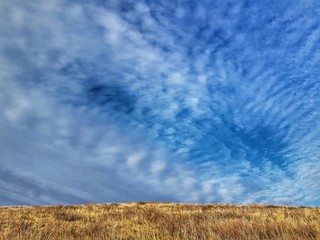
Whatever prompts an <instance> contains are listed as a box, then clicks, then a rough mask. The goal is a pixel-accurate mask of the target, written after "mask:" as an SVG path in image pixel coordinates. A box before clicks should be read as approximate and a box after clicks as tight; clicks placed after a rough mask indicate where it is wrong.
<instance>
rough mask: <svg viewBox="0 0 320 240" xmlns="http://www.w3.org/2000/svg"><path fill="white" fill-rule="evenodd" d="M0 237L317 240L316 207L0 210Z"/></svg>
mask: <svg viewBox="0 0 320 240" xmlns="http://www.w3.org/2000/svg"><path fill="white" fill-rule="evenodd" d="M0 239H3V240H11V239H30V240H38V239H53V240H59V239H63V240H72V239H81V240H85V239H114V240H120V239H125V240H129V239H137V240H145V239H153V240H156V239H161V240H176V239H183V240H188V239H192V240H207V239H221V240H227V239H246V240H250V239H288V240H295V239H303V240H306V239H320V208H307V207H298V208H296V207H281V206H264V205H248V206H234V205H220V204H216V205H213V204H212V205H193V204H173V203H127V204H101V205H100V204H88V205H79V206H52V207H1V208H0Z"/></svg>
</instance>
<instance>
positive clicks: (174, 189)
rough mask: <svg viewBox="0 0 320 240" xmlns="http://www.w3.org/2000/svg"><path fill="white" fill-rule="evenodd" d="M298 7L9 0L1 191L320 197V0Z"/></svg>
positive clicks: (245, 199) (23, 195)
mask: <svg viewBox="0 0 320 240" xmlns="http://www.w3.org/2000/svg"><path fill="white" fill-rule="evenodd" d="M295 5H299V7H296V6H293V4H292V3H290V2H286V3H282V2H281V3H278V2H276V1H274V2H272V3H271V2H270V3H264V5H263V4H262V3H258V2H254V3H250V4H249V2H246V1H226V2H223V3H222V2H221V3H219V4H217V3H209V2H207V1H197V2H188V3H184V4H181V3H179V2H172V1H160V2H149V1H138V2H129V1H109V2H108V3H103V4H102V3H99V2H98V1H91V3H76V2H67V1H62V0H60V1H45V2H44V1H36V2H32V3H30V2H28V3H27V2H26V3H18V1H4V2H2V3H1V4H0V9H1V10H0V20H1V22H2V26H1V28H0V31H1V33H2V34H1V35H2V36H4V37H2V39H1V40H0V49H1V52H2V54H1V56H0V78H1V81H0V88H1V89H2V90H1V92H0V107H1V111H0V133H1V137H0V152H1V153H2V154H1V156H0V160H1V165H0V169H1V170H0V173H1V175H3V176H4V177H3V178H1V182H0V191H1V192H3V193H4V194H3V197H0V203H2V204H10V203H12V204H35V203H42V204H43V203H79V202H92V201H94V202H104V201H138V200H152V201H187V202H228V203H249V202H265V203H281V204H308V205H319V201H320V199H319V196H318V195H317V194H316V193H317V192H319V190H320V189H319V188H320V182H319V179H320V178H319V172H320V167H319V166H320V164H319V157H318V152H319V141H320V140H319V136H320V128H319V124H318V121H317V119H318V118H319V115H320V111H319V107H318V106H319V104H320V98H319V96H318V92H319V90H320V89H319V87H320V86H319V81H318V80H317V75H318V67H317V62H318V58H319V56H320V54H319V51H318V50H317V48H316V46H317V43H318V42H319V31H320V30H319V20H318V18H317V15H316V11H317V9H319V6H317V4H316V3H313V2H310V4H309V5H308V4H305V3H303V2H299V3H296V4H295ZM5 19H6V21H4V20H5ZM1 195H2V194H1Z"/></svg>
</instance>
